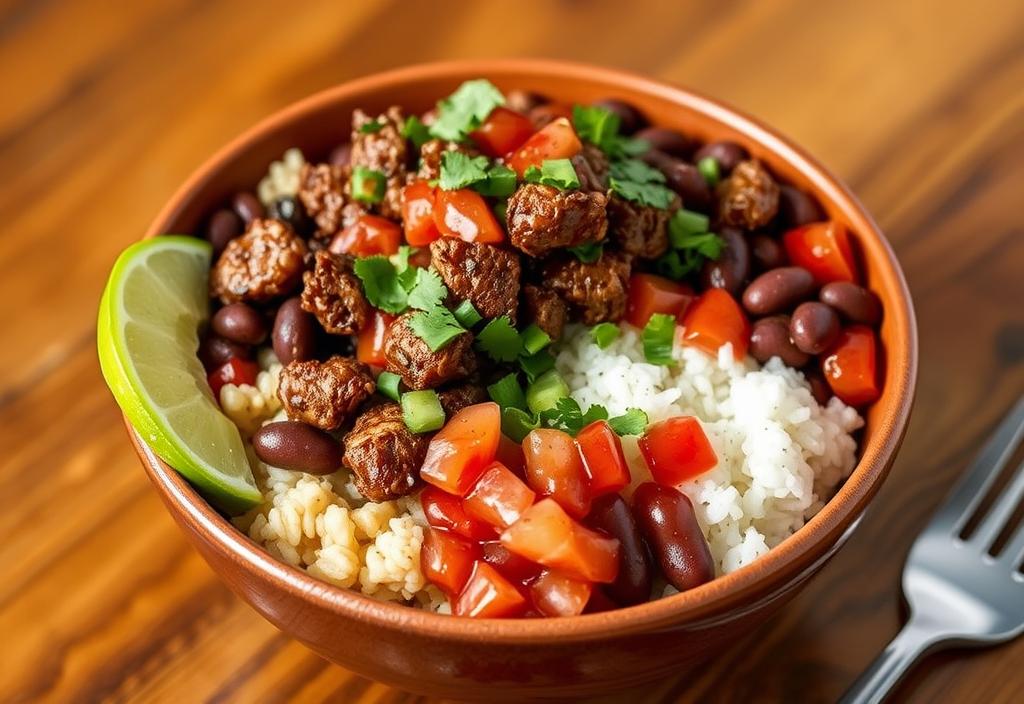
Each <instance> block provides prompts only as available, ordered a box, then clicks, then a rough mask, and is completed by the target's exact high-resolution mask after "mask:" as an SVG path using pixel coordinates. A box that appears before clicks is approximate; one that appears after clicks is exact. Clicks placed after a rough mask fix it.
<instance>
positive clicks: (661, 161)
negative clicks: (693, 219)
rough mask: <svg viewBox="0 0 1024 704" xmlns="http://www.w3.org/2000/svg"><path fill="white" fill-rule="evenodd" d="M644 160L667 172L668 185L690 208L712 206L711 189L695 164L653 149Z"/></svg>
mask: <svg viewBox="0 0 1024 704" xmlns="http://www.w3.org/2000/svg"><path fill="white" fill-rule="evenodd" d="M643 159H644V161H646V162H647V163H648V164H650V165H651V166H653V167H654V168H656V169H658V170H659V171H661V173H663V174H665V181H666V183H668V187H669V188H671V189H672V190H673V191H675V192H676V193H678V194H679V197H680V198H682V199H683V207H684V208H688V209H689V210H707V209H708V208H709V207H710V206H711V189H710V188H708V182H707V181H705V180H704V177H703V176H701V175H700V171H698V170H697V167H696V166H694V165H693V164H688V163H686V162H685V161H683V160H682V159H676V158H675V157H671V156H669V155H668V154H664V153H662V152H659V151H657V150H654V149H652V150H651V151H649V152H647V153H646V154H644V156H643Z"/></svg>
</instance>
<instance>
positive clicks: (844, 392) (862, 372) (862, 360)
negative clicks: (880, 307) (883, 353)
mask: <svg viewBox="0 0 1024 704" xmlns="http://www.w3.org/2000/svg"><path fill="white" fill-rule="evenodd" d="M877 356H878V341H877V339H876V338H875V331H874V330H872V329H871V328H869V327H868V326H867V325H851V326H849V327H848V328H846V329H844V330H843V331H842V332H841V333H839V339H838V340H836V342H835V344H833V345H832V347H831V349H829V350H826V351H825V354H823V355H822V356H821V371H822V373H824V375H825V379H826V380H827V381H828V385H829V386H831V387H832V391H833V392H834V393H835V395H836V396H838V397H839V398H840V399H841V400H842V401H843V403H847V404H849V405H851V406H866V405H867V404H869V403H872V402H874V401H877V400H878V397H879V396H880V395H881V393H882V390H881V388H880V387H879V384H878V363H877Z"/></svg>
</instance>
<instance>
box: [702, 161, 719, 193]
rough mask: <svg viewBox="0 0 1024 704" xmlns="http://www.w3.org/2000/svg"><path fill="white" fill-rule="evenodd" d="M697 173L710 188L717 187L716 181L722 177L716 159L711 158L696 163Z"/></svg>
mask: <svg viewBox="0 0 1024 704" xmlns="http://www.w3.org/2000/svg"><path fill="white" fill-rule="evenodd" d="M697 171H699V172H700V175H701V176H703V177H704V180H705V181H707V182H708V185H709V186H711V187H712V188H714V187H715V186H717V185H718V180H719V179H720V178H721V177H722V172H721V170H720V169H719V168H718V159H716V158H715V157H713V156H706V157H704V158H703V159H701V160H700V161H698V162H697Z"/></svg>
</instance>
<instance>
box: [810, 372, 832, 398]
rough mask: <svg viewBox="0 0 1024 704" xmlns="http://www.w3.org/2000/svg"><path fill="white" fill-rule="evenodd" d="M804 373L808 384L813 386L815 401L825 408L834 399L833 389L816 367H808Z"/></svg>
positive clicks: (812, 391) (812, 392) (812, 393)
mask: <svg viewBox="0 0 1024 704" xmlns="http://www.w3.org/2000/svg"><path fill="white" fill-rule="evenodd" d="M803 371H804V376H805V377H807V383H809V384H810V385H811V395H812V396H814V400H815V401H817V402H818V403H819V404H820V405H822V406H824V405H825V404H827V403H828V400H829V399H830V398H832V389H831V387H830V386H829V385H828V381H826V380H825V377H824V375H822V373H821V371H820V370H818V369H816V368H815V367H807V369H804V370H803Z"/></svg>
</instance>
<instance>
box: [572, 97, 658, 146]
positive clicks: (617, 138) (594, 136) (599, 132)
mask: <svg viewBox="0 0 1024 704" xmlns="http://www.w3.org/2000/svg"><path fill="white" fill-rule="evenodd" d="M572 124H573V127H574V128H576V134H578V135H579V136H580V137H582V138H583V139H585V140H587V141H588V142H590V143H592V144H594V145H596V146H597V147H598V148H599V149H600V150H601V151H603V152H604V153H605V154H607V155H608V156H609V158H612V159H619V158H623V157H628V156H637V155H639V154H643V153H644V152H646V151H647V150H648V149H650V147H651V145H650V144H649V143H648V142H647V141H646V140H643V139H636V138H633V137H626V136H624V135H621V134H619V128H620V127H621V120H620V119H619V116H618V115H616V114H615V113H613V112H612V111H611V110H606V109H605V108H602V107H597V106H594V105H574V106H573V108H572Z"/></svg>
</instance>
